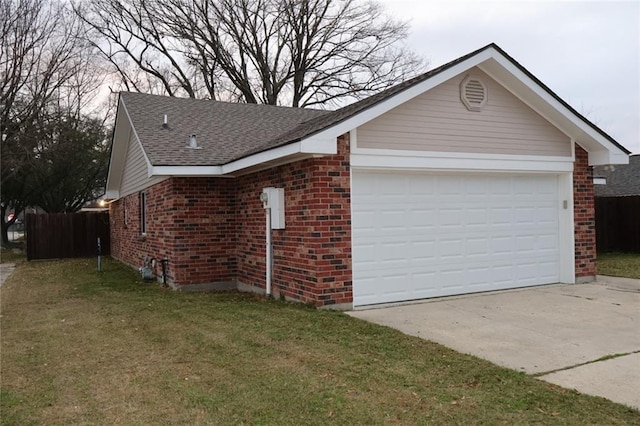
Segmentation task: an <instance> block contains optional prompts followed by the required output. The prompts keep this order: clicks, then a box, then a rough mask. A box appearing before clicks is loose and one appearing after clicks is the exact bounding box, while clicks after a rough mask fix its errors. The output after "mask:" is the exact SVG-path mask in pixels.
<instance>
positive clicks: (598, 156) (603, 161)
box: [589, 149, 629, 166]
mask: <svg viewBox="0 0 640 426" xmlns="http://www.w3.org/2000/svg"><path fill="white" fill-rule="evenodd" d="M607 164H629V156H628V155H627V154H625V153H623V152H620V151H619V150H618V152H612V151H607V150H606V149H602V150H598V151H590V152H589V165H590V166H603V165H607Z"/></svg>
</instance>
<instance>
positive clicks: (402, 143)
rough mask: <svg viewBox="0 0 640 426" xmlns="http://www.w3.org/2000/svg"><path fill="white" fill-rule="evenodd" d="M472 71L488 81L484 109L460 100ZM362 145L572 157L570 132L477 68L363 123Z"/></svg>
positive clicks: (404, 148)
mask: <svg viewBox="0 0 640 426" xmlns="http://www.w3.org/2000/svg"><path fill="white" fill-rule="evenodd" d="M467 75H473V76H474V77H478V78H480V79H481V80H482V83H483V84H485V85H486V88H487V102H486V105H484V106H483V107H482V110H481V111H469V110H468V109H467V108H466V107H465V105H464V104H463V103H462V101H461V100H460V83H461V82H462V80H463V79H464V78H465V76H467ZM357 147H358V148H369V149H395V150H407V151H438V152H471V153H487V154H513V155H539V156H567V157H568V156H571V143H570V138H569V137H568V136H566V135H565V134H564V133H562V132H560V130H558V129H557V128H555V127H554V126H553V125H552V124H551V123H549V122H548V121H547V120H545V119H544V118H543V117H542V116H540V115H539V114H537V113H536V112H535V111H534V110H532V109H531V108H529V107H528V106H527V105H526V104H524V103H523V102H522V101H520V100H519V99H518V98H516V97H515V96H514V95H512V94H511V93H510V92H509V91H508V90H506V89H505V88H504V87H502V86H501V85H500V84H498V83H497V82H496V81H494V80H493V79H491V77H489V76H488V75H487V74H485V73H483V72H482V71H481V70H480V69H478V68H472V69H470V70H469V72H468V73H465V74H462V75H459V76H457V77H454V78H452V79H450V80H449V81H447V82H445V83H443V84H441V85H439V86H437V87H434V88H433V89H431V90H429V91H428V92H426V93H423V94H421V95H419V96H417V97H416V98H414V99H412V100H410V101H408V102H406V103H404V104H402V105H400V106H398V107H396V108H394V109H392V110H391V111H389V112H387V113H386V114H383V115H382V116H380V117H378V118H376V119H374V120H372V121H370V122H368V123H366V124H364V125H362V126H360V127H358V139H357Z"/></svg>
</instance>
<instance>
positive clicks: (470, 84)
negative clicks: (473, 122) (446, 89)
mask: <svg viewBox="0 0 640 426" xmlns="http://www.w3.org/2000/svg"><path fill="white" fill-rule="evenodd" d="M487 97H488V93H487V86H485V84H484V83H483V82H482V80H481V79H480V78H479V77H476V76H473V75H468V76H466V77H465V78H464V80H462V83H460V99H461V100H462V103H463V104H464V106H465V107H467V109H468V110H469V111H480V110H481V109H482V107H483V106H484V105H485V104H486V103H487Z"/></svg>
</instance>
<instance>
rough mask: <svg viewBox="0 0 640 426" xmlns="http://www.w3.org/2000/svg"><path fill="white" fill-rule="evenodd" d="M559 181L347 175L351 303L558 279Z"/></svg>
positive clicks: (412, 174) (414, 174) (405, 174)
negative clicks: (349, 185)
mask: <svg viewBox="0 0 640 426" xmlns="http://www.w3.org/2000/svg"><path fill="white" fill-rule="evenodd" d="M559 203H560V202H559V196H558V177H557V176H556V175H541V174H537V175H534V174H531V175H500V174H495V175H489V174H455V175H454V174H451V175H447V174H442V175H433V174H425V173H417V172H403V173H400V172H394V173H389V172H373V171H362V170H354V171H353V175H352V209H353V217H352V220H353V221H352V227H353V228H352V229H353V299H354V300H353V302H354V306H361V305H369V304H375V303H388V302H396V301H404V300H413V299H422V298H428V297H438V296H448V295H454V294H464V293H474V292H481V291H489V290H499V289H507V288H516V287H525V286H531V285H538V284H548V283H555V282H558V281H559V270H560V267H559V264H560V262H559V258H560V254H559V247H558V245H559Z"/></svg>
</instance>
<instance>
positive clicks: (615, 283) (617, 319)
mask: <svg viewBox="0 0 640 426" xmlns="http://www.w3.org/2000/svg"><path fill="white" fill-rule="evenodd" d="M349 315H351V316H354V317H356V318H361V319H364V320H367V321H371V322H374V323H377V324H381V325H386V326H389V327H393V328H396V329H398V330H400V331H402V332H403V333H406V334H410V335H413V336H418V337H422V338H424V339H428V340H432V341H435V342H438V343H441V344H443V345H445V346H448V347H450V348H452V349H455V350H457V351H459V352H463V353H469V354H472V355H475V356H478V357H480V358H484V359H486V360H489V361H491V362H493V363H495V364H498V365H501V366H505V367H509V368H513V369H516V370H519V371H523V372H526V373H528V374H533V375H535V376H537V377H539V378H540V379H542V380H545V381H548V382H551V383H555V384H557V385H560V386H563V387H566V388H571V389H576V390H578V391H580V392H583V393H587V394H591V395H597V396H603V397H605V398H608V399H610V400H612V401H615V402H619V403H623V404H626V405H630V406H632V407H635V408H637V409H640V280H631V279H621V278H612V277H604V276H599V277H598V281H597V282H595V283H591V284H577V285H566V284H558V285H549V286H541V287H533V288H527V289H518V290H508V291H501V292H493V293H482V294H475V295H466V296H457V297H447V298H440V299H431V300H428V301H423V302H421V303H416V304H404V305H396V306H387V307H380V308H376V309H367V310H356V311H352V312H349ZM604 357H606V359H602V358H604Z"/></svg>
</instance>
